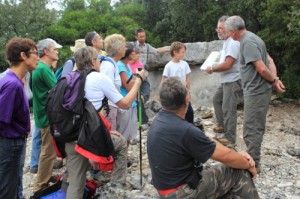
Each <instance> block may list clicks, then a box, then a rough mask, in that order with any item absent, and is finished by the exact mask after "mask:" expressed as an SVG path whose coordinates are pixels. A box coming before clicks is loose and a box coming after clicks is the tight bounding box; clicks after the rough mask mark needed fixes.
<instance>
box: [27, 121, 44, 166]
mask: <svg viewBox="0 0 300 199" xmlns="http://www.w3.org/2000/svg"><path fill="white" fill-rule="evenodd" d="M41 145H42V138H41V130H40V129H39V128H37V127H34V131H33V134H32V143H31V156H30V163H29V167H30V168H38V166H39V157H40V153H41Z"/></svg>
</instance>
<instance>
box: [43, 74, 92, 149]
mask: <svg viewBox="0 0 300 199" xmlns="http://www.w3.org/2000/svg"><path fill="white" fill-rule="evenodd" d="M90 72H91V70H90V71H81V72H79V71H74V72H71V73H69V74H67V75H66V76H64V77H62V78H60V79H59V81H58V82H57V83H56V85H55V86H54V87H53V88H52V89H51V90H50V91H49V95H48V99H47V104H46V114H47V116H48V120H49V124H50V131H51V134H52V135H53V137H54V139H55V140H57V141H59V142H63V143H65V142H71V141H75V140H77V138H78V134H79V128H80V126H81V124H82V122H83V99H84V96H85V93H84V86H85V80H86V76H87V74H88V73H90Z"/></svg>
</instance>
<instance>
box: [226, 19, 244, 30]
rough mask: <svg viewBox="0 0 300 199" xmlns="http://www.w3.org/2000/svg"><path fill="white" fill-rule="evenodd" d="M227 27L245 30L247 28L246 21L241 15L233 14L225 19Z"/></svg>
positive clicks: (228, 28)
mask: <svg viewBox="0 0 300 199" xmlns="http://www.w3.org/2000/svg"><path fill="white" fill-rule="evenodd" d="M225 27H226V29H227V30H233V29H234V30H236V31H240V30H244V29H245V28H246V26H245V22H244V20H243V19H242V17H240V16H231V17H229V18H228V19H227V20H226V21H225Z"/></svg>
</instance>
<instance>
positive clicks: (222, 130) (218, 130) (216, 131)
mask: <svg viewBox="0 0 300 199" xmlns="http://www.w3.org/2000/svg"><path fill="white" fill-rule="evenodd" d="M213 131H214V132H215V133H224V127H223V126H220V125H217V126H215V127H214V128H213Z"/></svg>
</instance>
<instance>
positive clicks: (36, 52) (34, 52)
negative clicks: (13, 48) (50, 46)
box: [28, 51, 39, 56]
mask: <svg viewBox="0 0 300 199" xmlns="http://www.w3.org/2000/svg"><path fill="white" fill-rule="evenodd" d="M28 54H35V55H36V56H39V52H38V51H29V52H28Z"/></svg>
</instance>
